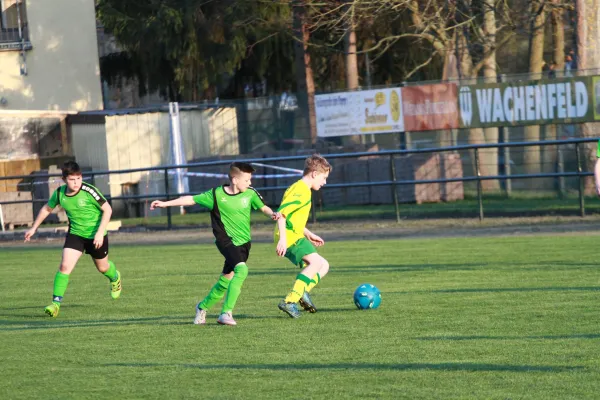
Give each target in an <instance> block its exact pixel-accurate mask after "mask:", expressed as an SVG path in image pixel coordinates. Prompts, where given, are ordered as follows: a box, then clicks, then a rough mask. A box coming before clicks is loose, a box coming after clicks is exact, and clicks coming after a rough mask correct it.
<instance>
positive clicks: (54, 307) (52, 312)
mask: <svg viewBox="0 0 600 400" xmlns="http://www.w3.org/2000/svg"><path fill="white" fill-rule="evenodd" d="M59 311H60V304H58V303H52V304H50V305H49V306H46V308H44V312H45V313H46V314H48V315H49V316H51V317H52V318H56V317H58V312H59Z"/></svg>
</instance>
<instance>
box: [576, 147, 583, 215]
mask: <svg viewBox="0 0 600 400" xmlns="http://www.w3.org/2000/svg"><path fill="white" fill-rule="evenodd" d="M575 157H576V158H577V179H578V180H579V185H577V186H578V189H579V215H580V216H581V217H585V200H584V197H583V193H584V191H583V183H584V181H583V179H581V172H582V171H581V152H580V151H579V143H575Z"/></svg>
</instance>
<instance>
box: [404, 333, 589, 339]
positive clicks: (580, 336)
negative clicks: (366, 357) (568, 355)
mask: <svg viewBox="0 0 600 400" xmlns="http://www.w3.org/2000/svg"><path fill="white" fill-rule="evenodd" d="M599 338H600V334H598V333H581V334H573V335H534V336H425V337H417V338H415V340H430V341H434V340H456V341H461V340H523V339H533V340H540V339H546V340H561V339H599Z"/></svg>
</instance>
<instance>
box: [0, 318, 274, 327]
mask: <svg viewBox="0 0 600 400" xmlns="http://www.w3.org/2000/svg"><path fill="white" fill-rule="evenodd" d="M0 316H3V317H16V316H17V315H10V314H7V315H3V314H0ZM27 317H28V318H31V316H27ZM208 317H209V318H212V317H214V319H215V321H216V318H217V317H218V314H214V315H211V314H209V316H208ZM34 318H36V319H37V316H34ZM39 318H41V319H44V321H37V320H34V321H31V320H23V321H9V320H0V331H26V330H35V329H63V328H67V329H68V328H89V327H99V326H100V327H101V326H113V325H119V326H124V325H190V326H191V325H193V323H192V320H193V315H185V316H170V317H166V316H165V317H148V318H126V319H108V320H85V321H77V320H72V321H57V320H54V319H50V318H49V317H48V316H46V315H43V314H40V317H39ZM270 318H280V316H274V315H251V314H240V315H236V319H239V320H244V319H270Z"/></svg>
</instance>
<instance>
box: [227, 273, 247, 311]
mask: <svg viewBox="0 0 600 400" xmlns="http://www.w3.org/2000/svg"><path fill="white" fill-rule="evenodd" d="M233 271H234V272H235V275H234V276H233V278H232V279H231V283H230V284H229V289H227V296H225V303H224V304H223V310H222V311H221V312H223V313H226V312H229V311H232V310H233V309H234V308H235V303H236V302H237V299H238V297H239V296H240V293H241V291H242V285H243V284H244V281H245V280H246V277H247V276H248V266H247V265H246V264H244V263H241V264H238V265H236V267H235V268H234V269H233Z"/></svg>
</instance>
